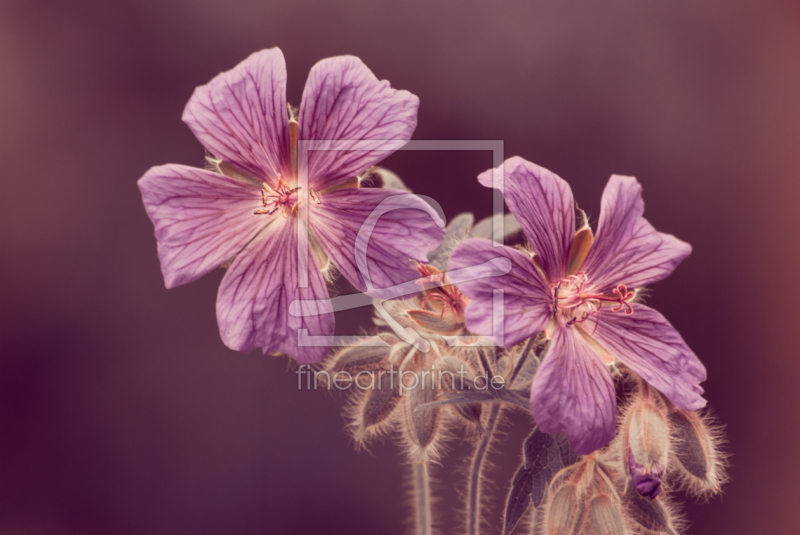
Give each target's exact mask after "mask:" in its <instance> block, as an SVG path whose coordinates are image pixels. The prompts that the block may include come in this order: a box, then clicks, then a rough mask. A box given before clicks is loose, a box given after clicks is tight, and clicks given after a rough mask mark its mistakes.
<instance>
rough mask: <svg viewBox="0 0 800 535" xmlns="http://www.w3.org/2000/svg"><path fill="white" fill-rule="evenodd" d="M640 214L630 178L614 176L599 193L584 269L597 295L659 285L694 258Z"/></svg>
mask: <svg viewBox="0 0 800 535" xmlns="http://www.w3.org/2000/svg"><path fill="white" fill-rule="evenodd" d="M643 213H644V201H643V200H642V186H641V185H640V184H639V183H638V182H637V181H636V179H635V178H634V177H631V176H620V175H613V176H612V177H611V178H610V179H609V181H608V185H606V189H605V191H603V200H602V204H601V207H600V223H599V224H598V227H597V235H596V236H595V238H594V244H593V245H592V249H591V250H590V251H589V255H588V257H587V258H586V261H585V262H584V264H583V269H582V271H583V272H584V273H586V274H587V275H588V276H589V280H591V281H592V282H593V283H594V284H596V285H597V291H598V292H600V293H603V292H607V291H609V290H611V289H613V288H615V287H616V286H617V285H618V284H624V285H625V286H627V287H628V288H638V287H641V286H645V285H647V284H650V283H653V282H657V281H660V280H661V279H663V278H664V277H666V276H667V275H669V274H670V273H672V270H674V269H675V268H676V267H677V266H678V264H680V263H681V261H682V260H683V259H684V258H686V257H687V256H689V253H691V252H692V247H691V246H690V245H689V244H688V243H686V242H682V241H681V240H679V239H678V238H676V237H675V236H672V235H670V234H664V233H662V232H657V231H656V229H654V228H653V225H651V224H650V223H648V221H647V220H646V219H645V218H644V217H642V214H643Z"/></svg>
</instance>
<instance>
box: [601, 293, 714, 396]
mask: <svg viewBox="0 0 800 535" xmlns="http://www.w3.org/2000/svg"><path fill="white" fill-rule="evenodd" d="M604 310H605V309H600V317H599V322H598V324H597V328H596V329H595V330H594V332H593V333H592V334H591V336H592V337H593V338H594V339H595V340H597V341H598V342H599V343H600V344H601V345H602V346H603V347H604V348H605V349H606V350H608V351H609V352H610V353H611V354H612V355H615V356H616V357H617V358H618V359H619V360H621V361H622V363H623V364H625V365H626V366H628V367H629V368H630V369H631V370H633V371H634V372H636V373H637V374H639V375H640V376H641V378H642V379H644V380H645V381H647V382H648V383H649V384H651V385H652V386H653V387H655V388H656V389H657V390H658V391H659V392H661V393H662V394H664V395H665V396H667V398H669V400H670V401H672V402H673V403H674V404H675V405H677V406H678V407H680V408H681V409H683V410H687V411H695V410H697V409H699V408H702V407H704V406H705V404H706V400H705V399H703V397H702V396H701V394H702V393H703V389H702V388H701V387H700V383H701V382H703V381H705V380H706V369H705V366H703V363H702V362H700V359H698V358H697V355H695V354H694V352H693V351H692V350H691V349H689V346H687V345H686V342H684V341H683V338H681V335H680V334H678V331H676V330H675V328H674V327H673V326H672V325H670V323H669V322H668V321H667V320H666V319H664V316H662V315H661V314H660V313H658V312H656V311H655V310H653V309H652V308H650V307H647V306H645V305H641V304H638V303H635V304H634V305H633V314H631V315H630V316H628V315H625V314H616V313H611V312H608V313H605V312H603V311H604Z"/></svg>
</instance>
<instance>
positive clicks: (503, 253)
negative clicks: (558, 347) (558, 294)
mask: <svg viewBox="0 0 800 535" xmlns="http://www.w3.org/2000/svg"><path fill="white" fill-rule="evenodd" d="M497 259H504V260H505V261H506V263H507V264H510V266H511V269H510V271H508V273H506V274H504V275H496V274H495V275H494V276H486V269H485V268H484V267H483V266H482V265H484V264H485V263H486V262H489V261H491V260H497ZM448 269H449V272H450V279H451V280H453V281H454V283H455V284H456V285H457V286H458V288H459V289H460V290H461V292H462V293H463V294H464V295H466V296H467V297H468V298H469V299H470V302H469V304H468V305H467V309H466V311H465V313H464V318H465V320H466V323H467V328H468V329H469V330H470V331H472V332H473V333H475V334H479V335H483V336H487V337H490V338H492V339H493V340H494V342H495V343H496V344H497V345H499V346H502V347H508V346H512V345H514V344H516V343H517V342H520V341H521V340H524V339H526V338H529V337H531V336H533V335H535V334H537V333H538V332H540V331H542V330H543V329H544V328H545V326H546V325H547V322H548V320H549V319H550V315H551V311H552V306H553V295H552V292H551V291H550V289H549V288H548V286H547V284H546V283H545V281H544V278H543V277H542V275H541V273H539V271H538V270H537V269H536V266H534V264H533V261H531V259H530V258H528V257H527V256H526V255H525V254H523V253H521V252H519V251H517V250H515V249H512V248H510V247H505V246H502V247H498V246H496V244H495V243H494V242H492V241H490V240H485V239H481V238H476V239H470V240H465V241H463V242H461V243H459V244H458V245H457V246H456V248H455V250H453V253H452V254H451V255H450V262H449V264H448ZM459 270H464V271H463V272H462V273H459ZM470 278H471V279H472V280H469V279H470ZM456 281H457V282H456ZM494 290H502V291H503V310H498V309H497V307H495V306H494ZM498 314H500V315H501V316H500V317H501V318H502V322H503V333H502V336H500V333H496V332H494V325H495V324H496V323H498V322H496V321H495V320H494V318H495V316H497V315H498Z"/></svg>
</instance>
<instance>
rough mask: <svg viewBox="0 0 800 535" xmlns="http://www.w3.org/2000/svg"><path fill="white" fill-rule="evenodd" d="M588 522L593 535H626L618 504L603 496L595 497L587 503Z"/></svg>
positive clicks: (626, 531)
mask: <svg viewBox="0 0 800 535" xmlns="http://www.w3.org/2000/svg"><path fill="white" fill-rule="evenodd" d="M589 522H590V523H591V526H592V529H593V530H594V534H595V535H624V534H626V533H628V530H627V528H626V527H625V521H624V520H623V519H622V510H621V509H620V506H619V503H618V502H616V501H614V500H612V499H611V498H610V497H608V496H606V495H605V494H601V495H599V496H595V497H594V498H592V501H591V502H590V503H589Z"/></svg>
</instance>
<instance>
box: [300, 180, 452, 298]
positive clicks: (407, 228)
mask: <svg viewBox="0 0 800 535" xmlns="http://www.w3.org/2000/svg"><path fill="white" fill-rule="evenodd" d="M321 200H322V203H321V204H318V205H313V206H312V207H311V209H310V210H309V212H310V214H311V228H312V230H313V232H314V235H315V236H316V238H317V240H318V241H319V243H320V245H322V247H323V249H324V250H325V253H326V254H327V255H328V257H329V258H330V259H331V261H333V263H334V264H335V265H336V267H337V268H339V270H340V271H341V272H342V273H343V274H344V276H345V277H347V279H348V280H349V281H350V282H351V283H352V284H353V285H354V286H355V287H356V288H358V289H359V290H360V291H362V292H367V293H369V294H370V295H375V296H378V297H383V296H385V297H387V298H390V297H400V296H401V295H406V294H407V292H406V293H402V294H399V295H388V294H385V293H384V292H380V291H379V290H380V289H385V288H388V287H391V286H394V285H397V284H402V283H404V282H408V281H413V280H416V279H417V278H418V277H419V273H418V272H417V270H416V269H415V262H414V261H417V262H425V261H427V256H426V253H427V252H428V251H431V250H433V249H435V248H436V247H437V246H438V245H439V244H440V243H441V242H442V239H443V238H444V221H443V220H442V218H441V217H439V215H438V214H437V213H436V211H435V210H434V209H433V208H432V207H431V205H429V204H428V203H426V202H425V201H423V200H422V199H421V198H419V197H417V196H416V195H413V194H411V193H406V192H404V191H399V190H392V189H373V188H369V189H359V188H345V189H340V190H337V191H333V192H330V193H327V194H324V195H322V197H321ZM373 225H374V227H373ZM359 255H360V258H361V259H363V260H365V264H363V265H366V267H367V270H368V276H369V280H370V282H371V284H372V287H374V290H372V289H370V291H367V290H368V287H367V284H366V281H365V280H364V277H363V274H362V273H361V270H360V269H359V267H358V266H359V263H358V262H359V260H358V257H359Z"/></svg>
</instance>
